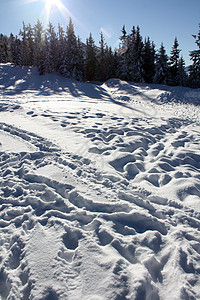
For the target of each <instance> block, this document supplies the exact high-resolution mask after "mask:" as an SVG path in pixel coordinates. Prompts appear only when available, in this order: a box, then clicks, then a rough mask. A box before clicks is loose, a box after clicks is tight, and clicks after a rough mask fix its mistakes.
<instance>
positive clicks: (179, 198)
mask: <svg viewBox="0 0 200 300" xmlns="http://www.w3.org/2000/svg"><path fill="white" fill-rule="evenodd" d="M198 103H199V105H197V104H198ZM0 166H1V168H0V299H12V300H13V299H17V300H18V299H24V300H27V299H34V300H42V299H45V300H57V299H61V300H66V299H69V300H80V299H81V300H124V299H129V300H159V299H160V300H179V299H185V300H186V299H190V300H196V299H200V233H199V230H200V90H192V89H188V88H180V87H166V86H161V85H156V86H155V85H146V84H130V83H127V82H124V81H120V80H118V79H112V80H109V81H108V82H106V83H104V84H102V85H97V84H90V83H87V84H86V83H78V82H75V81H70V80H67V79H64V78H62V77H60V76H58V75H56V74H50V75H45V76H39V75H38V74H37V71H36V69H34V68H22V69H21V68H19V67H14V66H12V65H9V64H6V65H0Z"/></svg>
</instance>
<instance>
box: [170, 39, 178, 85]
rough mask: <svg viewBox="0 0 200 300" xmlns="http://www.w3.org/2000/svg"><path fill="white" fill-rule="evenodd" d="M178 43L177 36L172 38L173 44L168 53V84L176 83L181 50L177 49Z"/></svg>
mask: <svg viewBox="0 0 200 300" xmlns="http://www.w3.org/2000/svg"><path fill="white" fill-rule="evenodd" d="M178 47H179V43H178V41H177V38H175V39H174V44H173V47H172V50H171V55H170V80H169V84H170V85H178V64H179V54H180V52H181V50H179V49H178Z"/></svg>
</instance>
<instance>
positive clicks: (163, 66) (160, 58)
mask: <svg viewBox="0 0 200 300" xmlns="http://www.w3.org/2000/svg"><path fill="white" fill-rule="evenodd" d="M168 77H169V63H168V56H167V54H166V51H165V48H164V46H163V43H161V46H160V49H159V51H158V53H157V55H156V65H155V76H154V83H159V84H167V82H168Z"/></svg>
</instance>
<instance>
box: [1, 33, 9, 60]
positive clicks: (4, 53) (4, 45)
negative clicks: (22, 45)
mask: <svg viewBox="0 0 200 300" xmlns="http://www.w3.org/2000/svg"><path fill="white" fill-rule="evenodd" d="M8 58H9V57H8V38H7V36H4V35H3V34H1V35H0V63H6V62H8Z"/></svg>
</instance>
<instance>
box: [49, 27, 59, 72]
mask: <svg viewBox="0 0 200 300" xmlns="http://www.w3.org/2000/svg"><path fill="white" fill-rule="evenodd" d="M46 33H47V42H48V44H49V59H50V70H49V72H53V71H56V70H57V67H58V40H57V35H56V32H55V27H54V26H53V25H52V23H51V22H49V25H48V28H47V31H46Z"/></svg>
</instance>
